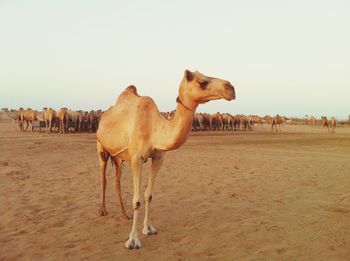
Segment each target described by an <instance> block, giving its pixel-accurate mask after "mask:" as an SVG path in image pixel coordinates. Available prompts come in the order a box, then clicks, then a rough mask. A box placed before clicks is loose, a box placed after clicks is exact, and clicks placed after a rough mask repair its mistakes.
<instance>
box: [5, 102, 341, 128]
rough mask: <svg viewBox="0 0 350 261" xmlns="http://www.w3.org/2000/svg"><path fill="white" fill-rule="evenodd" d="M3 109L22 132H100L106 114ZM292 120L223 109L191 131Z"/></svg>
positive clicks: (198, 117) (199, 116)
mask: <svg viewBox="0 0 350 261" xmlns="http://www.w3.org/2000/svg"><path fill="white" fill-rule="evenodd" d="M2 110H3V111H4V112H6V114H7V115H8V117H9V118H11V119H12V120H13V125H12V128H14V126H15V123H16V122H17V123H18V127H19V129H20V130H21V131H27V130H28V128H29V126H31V130H32V131H40V132H47V133H51V132H58V133H61V134H64V133H68V132H96V131H97V128H98V124H99V122H100V119H101V116H102V114H103V111H102V110H96V111H95V110H90V111H82V110H78V111H74V110H71V109H68V108H61V109H60V110H58V111H55V110H54V109H52V108H51V107H49V108H43V110H42V111H37V110H33V109H31V108H27V109H23V108H19V109H18V110H14V109H11V110H9V109H8V108H2ZM160 114H161V115H162V116H163V117H164V118H166V119H168V120H171V119H172V118H173V117H174V114H175V111H171V112H160ZM296 120H297V121H299V122H304V123H305V125H309V126H316V125H321V126H323V128H327V130H328V132H329V133H334V132H335V128H336V126H337V121H336V119H335V118H334V117H331V118H330V119H329V120H328V119H327V117H326V116H322V117H321V119H319V120H317V119H316V118H315V117H313V116H308V115H305V117H304V120H303V119H296ZM292 121H293V119H291V118H287V117H284V116H280V115H279V114H277V115H276V116H274V117H272V116H269V115H266V116H264V117H260V116H258V115H243V114H236V115H232V114H230V113H220V112H217V113H214V114H210V113H195V114H194V116H193V122H192V129H191V130H192V131H252V130H253V129H254V128H255V127H260V128H263V127H264V126H270V127H271V130H272V131H275V132H281V131H282V129H283V126H284V124H285V123H288V122H292Z"/></svg>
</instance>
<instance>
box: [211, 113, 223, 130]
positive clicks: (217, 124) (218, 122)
mask: <svg viewBox="0 0 350 261" xmlns="http://www.w3.org/2000/svg"><path fill="white" fill-rule="evenodd" d="M212 127H214V128H215V130H224V124H223V117H222V114H221V113H220V112H217V113H215V114H213V115H212Z"/></svg>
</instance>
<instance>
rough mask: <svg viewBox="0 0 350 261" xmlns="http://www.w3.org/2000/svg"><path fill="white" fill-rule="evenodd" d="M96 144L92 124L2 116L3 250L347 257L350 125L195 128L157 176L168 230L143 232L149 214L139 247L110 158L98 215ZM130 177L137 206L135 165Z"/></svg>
mask: <svg viewBox="0 0 350 261" xmlns="http://www.w3.org/2000/svg"><path fill="white" fill-rule="evenodd" d="M95 148H96V145H95V136H94V134H69V135H59V134H51V135H49V134H41V133H30V132H28V133H21V132H19V131H13V130H11V124H10V123H9V122H8V121H4V120H2V121H0V203H1V211H0V259H1V260H350V128H342V129H340V128H339V129H337V133H336V134H333V135H329V134H328V133H326V132H323V131H322V130H321V128H319V127H308V126H287V127H286V129H285V131H284V132H282V133H278V134H276V133H271V132H270V130H269V129H267V128H266V129H264V130H257V131H254V132H250V133H243V132H240V133H236V132H235V133H233V132H231V133H216V134H213V133H210V134H200V135H198V134H195V135H192V136H191V137H190V138H189V140H188V141H187V143H186V144H185V145H184V146H183V147H182V148H180V149H179V150H177V151H173V152H169V153H168V154H167V156H166V160H165V163H164V165H163V166H162V168H161V170H160V172H159V175H158V177H157V180H156V184H155V190H154V194H153V202H152V206H151V216H152V220H153V224H154V225H155V227H156V228H157V229H158V231H159V234H158V235H156V236H144V235H143V234H142V233H141V229H142V220H141V222H140V224H139V229H140V230H139V232H140V240H141V242H142V249H140V250H132V251H130V250H127V249H126V248H125V247H124V242H125V241H126V239H127V238H128V235H129V232H130V229H131V224H132V221H131V220H129V221H121V220H120V219H119V213H120V212H119V209H118V208H117V203H116V202H117V200H116V193H115V191H114V171H113V169H112V166H111V165H109V166H108V175H107V176H108V177H107V209H108V211H109V215H108V216H105V217H99V216H97V214H96V213H97V210H98V207H99V178H98V177H99V176H98V175H99V168H98V162H97V157H96V154H95V151H96V149H95ZM148 168H149V164H148V163H147V164H145V166H144V170H145V172H144V175H143V185H144V186H143V187H145V185H146V180H147V174H148V173H146V171H147V169H148ZM122 182H123V188H122V190H123V194H124V202H125V203H126V208H127V212H128V214H129V215H131V214H132V208H131V201H132V186H131V185H132V181H131V176H130V170H129V168H127V170H126V171H125V173H124V175H123V178H122ZM142 206H143V205H142ZM141 215H142V216H143V208H142V210H141Z"/></svg>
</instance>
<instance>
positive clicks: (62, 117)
mask: <svg viewBox="0 0 350 261" xmlns="http://www.w3.org/2000/svg"><path fill="white" fill-rule="evenodd" d="M57 117H58V120H59V122H60V133H61V134H63V133H67V128H68V124H67V123H68V112H67V108H61V110H60V111H59V112H58V114H57Z"/></svg>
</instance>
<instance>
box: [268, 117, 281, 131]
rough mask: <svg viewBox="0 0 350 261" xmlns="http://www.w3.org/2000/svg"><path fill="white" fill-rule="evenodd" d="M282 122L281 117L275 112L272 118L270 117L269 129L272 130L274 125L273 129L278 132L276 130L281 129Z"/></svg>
mask: <svg viewBox="0 0 350 261" xmlns="http://www.w3.org/2000/svg"><path fill="white" fill-rule="evenodd" d="M282 124H283V118H282V117H281V116H280V115H279V114H277V115H276V116H275V117H274V118H272V121H271V129H272V131H273V127H275V131H276V132H278V131H280V132H281V131H282V130H281V125H282ZM277 126H278V130H277Z"/></svg>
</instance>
